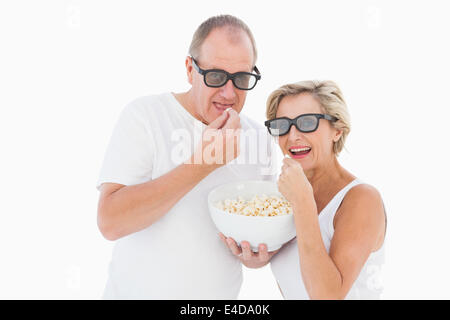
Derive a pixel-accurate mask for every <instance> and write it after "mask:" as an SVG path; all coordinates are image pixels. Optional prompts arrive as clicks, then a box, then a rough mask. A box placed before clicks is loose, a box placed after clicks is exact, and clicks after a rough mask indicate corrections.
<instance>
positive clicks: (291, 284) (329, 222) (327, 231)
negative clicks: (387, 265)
mask: <svg viewBox="0 0 450 320" xmlns="http://www.w3.org/2000/svg"><path fill="white" fill-rule="evenodd" d="M361 183H362V182H361V181H359V180H358V179H355V180H353V181H352V182H350V183H349V184H348V185H347V186H345V187H344V188H343V189H342V190H341V191H339V192H338V193H337V194H336V195H335V196H334V197H333V199H331V201H330V202H329V203H328V204H327V205H326V207H325V208H324V209H323V210H322V211H321V212H320V214H319V224H320V232H321V234H322V240H323V242H324V244H325V247H326V249H327V252H329V250H330V244H331V240H332V238H333V234H334V226H333V220H334V216H335V214H336V211H337V209H338V208H339V206H340V204H341V202H342V200H343V199H344V197H345V195H346V194H347V192H348V190H350V189H351V188H352V187H354V186H356V185H358V184H361ZM384 247H385V246H384V241H383V245H382V246H381V248H380V249H378V250H377V251H375V252H372V253H371V254H370V255H369V258H368V259H367V261H366V263H365V264H364V266H363V268H362V270H361V272H360V274H359V276H358V278H357V279H356V281H355V282H354V283H353V286H352V288H351V289H350V291H349V292H348V294H347V296H346V298H345V299H380V295H381V293H382V291H383V286H382V284H381V281H380V276H381V266H382V265H383V264H384ZM271 268H272V273H273V274H274V276H275V278H276V280H277V282H278V285H279V286H280V289H281V292H282V293H283V296H284V298H285V299H288V300H291V299H309V296H308V292H307V291H306V288H305V285H304V283H303V279H302V276H301V272H300V261H299V255H298V248H297V240H296V238H294V239H293V240H291V241H290V242H289V243H287V244H286V245H284V246H283V247H282V248H281V250H280V251H279V252H278V253H277V254H276V255H275V256H274V257H273V258H272V260H271Z"/></svg>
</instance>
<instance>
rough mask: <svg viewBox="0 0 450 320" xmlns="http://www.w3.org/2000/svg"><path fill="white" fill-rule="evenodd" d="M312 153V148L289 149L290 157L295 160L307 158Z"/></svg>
mask: <svg viewBox="0 0 450 320" xmlns="http://www.w3.org/2000/svg"><path fill="white" fill-rule="evenodd" d="M310 151H311V148H310V147H292V148H289V155H290V156H291V158H293V159H301V158H304V157H306V156H307V155H308V154H309V152H310Z"/></svg>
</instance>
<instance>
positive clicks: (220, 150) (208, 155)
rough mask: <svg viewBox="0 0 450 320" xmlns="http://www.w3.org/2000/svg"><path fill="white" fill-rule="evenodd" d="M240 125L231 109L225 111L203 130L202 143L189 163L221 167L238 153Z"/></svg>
mask: <svg viewBox="0 0 450 320" xmlns="http://www.w3.org/2000/svg"><path fill="white" fill-rule="evenodd" d="M240 129H241V123H240V119H239V114H238V113H237V112H236V111H235V110H233V109H231V108H230V109H227V110H225V111H224V112H223V113H222V114H221V115H220V116H219V117H218V118H217V119H216V120H214V121H213V122H211V123H210V124H209V126H208V127H207V128H206V129H205V131H204V132H203V136H202V141H201V143H200V145H199V146H198V147H197V149H196V151H195V153H194V155H193V156H192V158H191V163H194V164H203V165H205V164H206V165H212V166H215V167H216V168H217V167H220V166H223V165H225V164H227V163H228V162H230V161H232V160H233V159H235V158H237V157H238V156H239V153H240V148H239V140H240Z"/></svg>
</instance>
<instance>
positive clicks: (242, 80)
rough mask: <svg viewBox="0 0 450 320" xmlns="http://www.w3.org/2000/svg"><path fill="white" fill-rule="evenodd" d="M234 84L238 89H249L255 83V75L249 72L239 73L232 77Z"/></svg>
mask: <svg viewBox="0 0 450 320" xmlns="http://www.w3.org/2000/svg"><path fill="white" fill-rule="evenodd" d="M234 84H235V85H236V87H238V88H239V89H244V90H246V89H251V88H253V87H254V86H255V84H256V77H255V76H254V75H251V74H246V73H240V74H237V75H236V76H235V77H234Z"/></svg>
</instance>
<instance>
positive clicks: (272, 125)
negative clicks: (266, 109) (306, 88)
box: [264, 113, 338, 136]
mask: <svg viewBox="0 0 450 320" xmlns="http://www.w3.org/2000/svg"><path fill="white" fill-rule="evenodd" d="M320 119H325V120H329V121H332V122H334V121H337V120H338V119H337V118H335V117H333V116H330V115H328V114H320V113H307V114H302V115H300V116H298V117H297V118H295V119H289V118H286V117H282V118H275V119H272V120H267V121H266V122H264V124H265V126H266V127H267V130H269V133H270V134H271V135H273V136H283V135H285V134H287V133H288V132H289V130H291V126H293V125H294V126H295V127H296V128H297V130H298V131H300V132H305V133H307V132H314V131H316V130H317V128H318V127H319V120H320Z"/></svg>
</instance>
